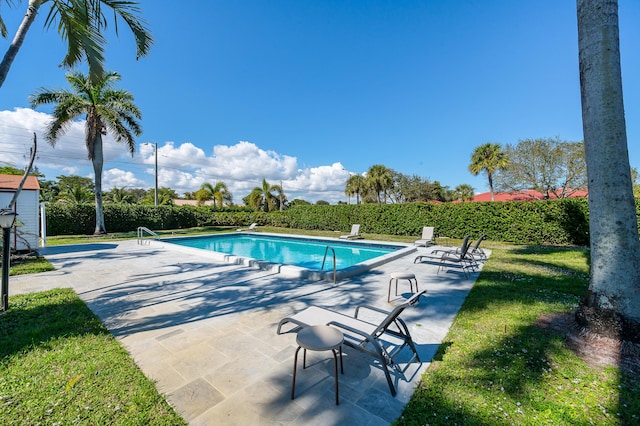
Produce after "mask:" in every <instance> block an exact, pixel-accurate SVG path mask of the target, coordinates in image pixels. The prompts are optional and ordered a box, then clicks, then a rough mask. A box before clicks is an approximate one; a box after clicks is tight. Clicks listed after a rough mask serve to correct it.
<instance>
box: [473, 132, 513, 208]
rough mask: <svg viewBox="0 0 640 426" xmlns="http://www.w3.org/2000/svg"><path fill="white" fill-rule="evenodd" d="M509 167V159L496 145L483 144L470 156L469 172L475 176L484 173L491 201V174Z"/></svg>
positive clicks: (492, 199) (498, 145)
mask: <svg viewBox="0 0 640 426" xmlns="http://www.w3.org/2000/svg"><path fill="white" fill-rule="evenodd" d="M508 165H509V157H507V155H506V154H505V152H504V151H503V150H502V148H501V147H500V144H498V143H491V142H489V143H485V144H484V145H480V146H479V147H477V148H476V149H475V150H474V151H473V154H472V155H471V164H470V165H469V171H470V172H471V174H473V175H474V176H476V175H477V174H478V173H480V172H484V173H486V175H487V179H488V180H489V191H491V201H494V197H493V174H494V173H495V172H497V171H498V170H501V169H504V168H506V167H507V166H508Z"/></svg>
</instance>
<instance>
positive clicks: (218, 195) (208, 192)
mask: <svg viewBox="0 0 640 426" xmlns="http://www.w3.org/2000/svg"><path fill="white" fill-rule="evenodd" d="M196 197H197V198H196V199H197V200H198V202H200V201H201V200H202V201H208V200H213V206H214V207H216V206H217V207H218V208H222V206H223V204H224V203H227V204H231V200H232V196H231V192H229V190H228V189H227V185H226V184H225V183H224V182H218V183H216V184H215V186H214V185H211V184H210V183H208V182H205V183H203V184H202V186H201V187H200V190H199V191H198V192H196Z"/></svg>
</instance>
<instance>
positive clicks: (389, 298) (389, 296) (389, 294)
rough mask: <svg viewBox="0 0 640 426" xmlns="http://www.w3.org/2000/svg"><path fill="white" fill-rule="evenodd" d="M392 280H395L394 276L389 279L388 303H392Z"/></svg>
mask: <svg viewBox="0 0 640 426" xmlns="http://www.w3.org/2000/svg"><path fill="white" fill-rule="evenodd" d="M391 281H393V278H391V279H390V280H389V293H388V294H387V303H391Z"/></svg>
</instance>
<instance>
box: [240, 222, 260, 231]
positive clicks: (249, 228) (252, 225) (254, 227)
mask: <svg viewBox="0 0 640 426" xmlns="http://www.w3.org/2000/svg"><path fill="white" fill-rule="evenodd" d="M256 226H258V224H257V223H255V222H253V223H252V224H251V225H249V227H248V228H240V229H236V231H237V232H240V231H252V230H254V229H256Z"/></svg>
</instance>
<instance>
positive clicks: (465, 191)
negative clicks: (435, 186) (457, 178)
mask: <svg viewBox="0 0 640 426" xmlns="http://www.w3.org/2000/svg"><path fill="white" fill-rule="evenodd" d="M453 193H454V197H455V199H457V200H462V201H471V200H473V187H472V186H471V185H468V184H466V183H463V184H461V185H458V186H456V188H455V189H454V190H453Z"/></svg>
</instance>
